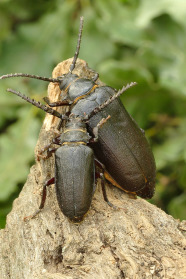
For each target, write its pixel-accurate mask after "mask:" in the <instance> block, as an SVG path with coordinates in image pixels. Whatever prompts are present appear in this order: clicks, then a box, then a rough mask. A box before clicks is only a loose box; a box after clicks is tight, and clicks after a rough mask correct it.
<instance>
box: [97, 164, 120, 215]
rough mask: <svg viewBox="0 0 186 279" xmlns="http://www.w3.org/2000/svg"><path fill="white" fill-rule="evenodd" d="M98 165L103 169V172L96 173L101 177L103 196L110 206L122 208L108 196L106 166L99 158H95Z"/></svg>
mask: <svg viewBox="0 0 186 279" xmlns="http://www.w3.org/2000/svg"><path fill="white" fill-rule="evenodd" d="M94 160H95V163H96V165H97V166H98V167H99V168H100V169H101V170H102V172H99V173H96V174H97V177H98V178H101V188H102V193H103V198H104V200H105V201H106V203H107V204H108V205H109V206H110V207H113V208H114V209H117V210H118V209H120V207H117V206H116V205H114V204H112V203H111V202H110V201H109V199H108V197H107V192H106V187H105V181H106V179H105V176H104V172H105V167H104V165H103V164H102V163H101V162H100V161H99V160H97V159H94Z"/></svg>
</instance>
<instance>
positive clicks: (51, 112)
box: [7, 88, 68, 119]
mask: <svg viewBox="0 0 186 279" xmlns="http://www.w3.org/2000/svg"><path fill="white" fill-rule="evenodd" d="M7 91H8V92H11V93H13V94H15V95H17V96H19V97H20V98H22V99H23V100H25V101H26V102H28V103H30V104H32V105H33V106H35V107H37V108H39V109H42V110H44V111H45V112H47V113H49V114H51V115H54V116H56V117H58V118H60V119H67V118H68V117H67V116H66V115H63V114H61V113H59V112H58V111H57V110H54V109H52V108H50V107H47V106H45V105H43V104H41V103H40V102H37V101H36V100H34V99H30V98H29V97H27V96H25V95H23V94H22V93H21V92H18V91H15V90H13V89H10V88H8V89H7Z"/></svg>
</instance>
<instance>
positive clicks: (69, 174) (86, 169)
mask: <svg viewBox="0 0 186 279" xmlns="http://www.w3.org/2000/svg"><path fill="white" fill-rule="evenodd" d="M134 85H135V83H131V84H129V85H127V86H126V87H123V88H122V90H121V91H118V92H117V94H115V95H114V96H113V97H112V98H109V99H108V100H107V101H105V102H104V103H103V104H101V105H100V106H98V107H97V108H95V109H94V110H92V111H91V112H90V114H89V115H86V114H85V115H84V116H83V117H80V116H76V115H74V114H72V113H71V114H70V115H69V116H68V115H67V114H65V115H63V114H60V113H59V112H58V111H56V110H54V109H52V108H50V107H47V106H45V105H42V104H41V103H39V102H37V101H35V100H34V99H32V100H31V99H30V98H29V97H26V96H25V95H23V94H21V92H17V91H15V90H12V89H7V91H8V92H11V93H13V94H15V95H17V96H19V97H21V98H22V99H24V100H25V101H27V102H29V103H31V104H32V105H34V106H36V107H38V108H40V109H42V110H44V111H45V112H47V113H49V114H52V115H54V116H56V117H58V118H60V120H65V121H67V122H66V123H65V128H64V129H63V131H62V133H59V134H58V136H57V137H55V138H54V139H53V140H52V143H50V144H48V145H47V146H45V147H44V148H43V149H42V150H40V152H39V153H38V157H41V158H43V159H48V158H49V157H50V156H51V155H52V153H54V152H55V177H53V178H51V179H49V180H48V181H47V182H46V183H45V184H44V186H43V192H42V198H41V203H40V206H39V210H37V211H36V212H35V213H34V214H33V215H31V216H28V217H31V218H33V217H35V216H36V215H37V214H38V213H39V211H40V210H41V209H42V208H43V207H44V204H45V200H46V188H47V186H49V185H51V184H54V183H55V189H56V196H57V201H58V205H59V207H60V209H61V211H62V212H63V214H64V215H65V216H66V217H68V218H69V219H70V220H71V221H72V222H75V223H78V222H80V221H82V220H83V217H84V215H85V214H86V213H87V211H88V210H89V208H90V205H91V201H92V197H93V194H94V191H95V178H96V177H95V166H94V160H95V162H96V163H98V164H99V166H100V163H99V161H97V160H96V159H95V158H94V152H93V150H92V149H91V148H90V147H89V146H88V145H87V144H88V143H89V142H90V141H91V142H96V141H97V140H98V130H99V128H100V127H102V126H103V125H105V123H106V122H107V120H108V119H110V116H107V118H103V119H101V121H99V123H98V124H97V125H96V126H95V127H94V128H93V131H92V134H93V136H90V135H89V133H88V132H87V122H88V121H89V119H90V117H91V116H93V115H96V114H97V113H98V112H99V111H101V110H102V109H104V107H106V106H108V105H110V103H111V102H113V101H114V99H116V98H118V96H119V95H120V94H122V93H123V92H124V91H125V90H127V89H128V88H129V87H132V86H134ZM51 144H56V145H59V146H60V147H54V148H51ZM45 151H47V155H45V156H43V155H42V154H43V153H44V152H45ZM101 167H102V166H101ZM97 177H100V178H102V183H101V184H102V190H103V196H104V199H105V201H107V203H108V204H109V205H110V206H113V205H112V204H111V203H110V202H109V201H108V199H107V196H106V190H105V186H104V174H103V173H97ZM28 217H25V219H27V218H28Z"/></svg>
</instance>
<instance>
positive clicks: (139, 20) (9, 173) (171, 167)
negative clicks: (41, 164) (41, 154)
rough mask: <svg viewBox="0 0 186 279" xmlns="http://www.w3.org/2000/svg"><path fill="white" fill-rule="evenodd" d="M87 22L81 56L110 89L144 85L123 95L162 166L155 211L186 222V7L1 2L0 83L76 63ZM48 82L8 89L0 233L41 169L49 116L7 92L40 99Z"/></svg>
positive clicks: (143, 1) (99, 1)
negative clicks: (37, 158) (37, 156)
mask: <svg viewBox="0 0 186 279" xmlns="http://www.w3.org/2000/svg"><path fill="white" fill-rule="evenodd" d="M81 15H83V16H84V20H85V22H84V30H83V39H82V44H81V50H80V58H81V59H84V60H86V61H87V62H88V64H89V66H90V67H91V68H92V69H94V70H96V71H97V72H98V73H99V74H100V79H101V80H102V81H103V82H105V83H106V84H108V85H110V86H112V87H114V88H117V89H119V88H121V87H122V86H123V84H126V83H127V82H131V81H137V82H138V86H137V87H135V88H134V89H132V90H130V91H128V92H127V93H126V94H124V96H122V101H123V103H124V104H125V106H126V108H127V110H128V111H129V112H130V113H131V115H132V116H133V117H134V118H135V120H136V121H137V123H138V124H139V125H140V127H142V128H143V129H145V130H146V135H147V137H148V139H149V141H150V144H151V145H152V148H153V152H154V155H155V159H156V164H157V186H156V194H155V196H154V198H153V199H152V200H151V201H152V202H153V203H154V204H156V205H157V206H159V207H160V208H162V209H163V210H165V211H166V212H167V213H169V214H171V215H173V216H174V217H175V218H180V219H184V213H185V212H186V195H185V190H186V164H185V161H186V78H185V72H186V56H185V52H186V1H185V0H179V1H176V0H157V1H149V0H128V1H127V0H126V1H125V0H114V1H113V0H92V1H91V0H89V1H88V0H83V1H77V0H68V1H62V0H37V1H36V0H32V1H25V0H17V1H13V0H4V1H3V0H0V75H3V74H7V73H15V72H18V73H19V72H23V73H30V74H37V75H41V76H48V77H49V76H51V72H52V70H53V68H54V67H55V65H56V64H57V63H59V62H61V61H63V60H65V59H67V58H70V57H72V56H73V55H74V52H75V47H76V41H77V35H78V29H79V17H80V16H81ZM47 85H48V84H47V83H45V82H42V81H37V80H30V79H25V78H12V79H7V80H1V81H0V226H1V227H4V225H5V216H6V214H7V213H8V212H9V211H10V210H11V207H12V202H13V200H14V199H15V198H16V197H17V195H18V194H19V192H20V190H21V188H22V186H23V184H24V183H25V181H26V178H27V175H28V173H29V169H30V166H31V165H32V164H33V163H34V147H35V144H36V141H37V138H38V134H39V130H40V128H41V125H42V121H43V118H44V113H42V112H41V111H39V110H38V109H37V108H35V107H33V106H31V105H29V104H27V103H25V102H24V101H22V100H21V99H20V98H18V97H16V96H14V95H11V93H7V92H6V88H8V87H11V88H14V89H16V90H20V91H22V92H23V93H25V94H26V95H28V96H30V97H32V98H35V99H36V100H38V101H42V97H44V96H46V92H47Z"/></svg>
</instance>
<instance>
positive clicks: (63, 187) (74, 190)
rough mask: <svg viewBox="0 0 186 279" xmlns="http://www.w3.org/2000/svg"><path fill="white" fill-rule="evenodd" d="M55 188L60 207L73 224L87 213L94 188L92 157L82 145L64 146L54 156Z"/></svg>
mask: <svg viewBox="0 0 186 279" xmlns="http://www.w3.org/2000/svg"><path fill="white" fill-rule="evenodd" d="M55 162H56V163H55V188H56V195H57V200H58V204H59V207H60V208H61V210H62V212H63V213H64V215H65V216H67V217H68V218H69V219H70V220H72V221H73V222H80V221H81V220H82V219H83V216H84V215H85V214H86V212H87V211H88V210H89V207H90V204H91V201H92V196H93V193H94V185H95V175H94V173H95V166H94V154H93V151H92V149H91V148H89V147H88V146H85V145H75V144H74V145H64V146H62V147H60V148H58V150H57V151H56V153H55Z"/></svg>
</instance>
